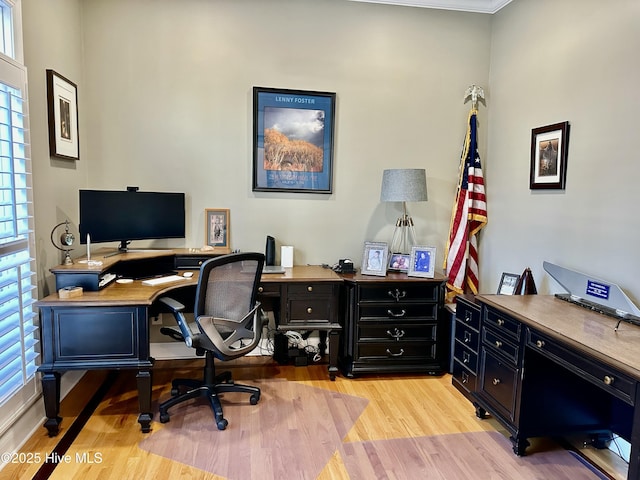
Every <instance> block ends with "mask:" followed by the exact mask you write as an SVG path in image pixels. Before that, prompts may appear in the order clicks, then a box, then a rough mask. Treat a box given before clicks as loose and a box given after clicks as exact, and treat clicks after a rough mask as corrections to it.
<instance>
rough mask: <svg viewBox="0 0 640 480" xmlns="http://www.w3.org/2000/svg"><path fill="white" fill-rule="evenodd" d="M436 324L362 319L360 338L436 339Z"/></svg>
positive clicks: (384, 339)
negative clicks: (390, 322)
mask: <svg viewBox="0 0 640 480" xmlns="http://www.w3.org/2000/svg"><path fill="white" fill-rule="evenodd" d="M435 339H436V324H435V323H431V324H425V323H421V324H413V325H412V324H406V323H403V324H389V323H378V322H366V321H362V320H361V321H360V322H359V324H358V340H359V341H362V340H382V341H389V340H394V341H406V340H421V341H427V340H428V341H435Z"/></svg>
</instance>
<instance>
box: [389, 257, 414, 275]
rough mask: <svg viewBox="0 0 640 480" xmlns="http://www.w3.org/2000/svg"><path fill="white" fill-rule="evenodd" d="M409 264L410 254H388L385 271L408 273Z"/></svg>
mask: <svg viewBox="0 0 640 480" xmlns="http://www.w3.org/2000/svg"><path fill="white" fill-rule="evenodd" d="M410 263H411V254H409V253H390V254H389V266H388V267H387V270H388V271H390V272H403V273H407V272H408V271H409V265H410Z"/></svg>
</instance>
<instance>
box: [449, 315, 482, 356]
mask: <svg viewBox="0 0 640 480" xmlns="http://www.w3.org/2000/svg"><path fill="white" fill-rule="evenodd" d="M455 335H456V340H457V341H459V342H461V343H463V344H465V345H466V346H467V347H469V348H470V349H471V350H474V351H476V352H477V351H478V347H479V342H480V334H479V333H478V332H477V331H475V330H472V329H471V328H467V327H466V326H465V325H463V324H461V323H460V321H459V320H458V321H456V332H455Z"/></svg>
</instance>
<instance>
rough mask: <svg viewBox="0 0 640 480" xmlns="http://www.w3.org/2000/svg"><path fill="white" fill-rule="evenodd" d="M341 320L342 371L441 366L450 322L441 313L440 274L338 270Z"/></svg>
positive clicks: (440, 369) (431, 370)
mask: <svg viewBox="0 0 640 480" xmlns="http://www.w3.org/2000/svg"><path fill="white" fill-rule="evenodd" d="M343 278H344V280H345V289H346V299H347V301H346V305H345V315H344V317H345V319H344V322H345V325H344V328H343V340H342V345H341V355H340V365H341V367H342V370H343V371H344V373H345V375H347V376H349V377H353V376H355V375H356V374H359V373H390V372H420V373H428V374H432V375H439V374H442V373H444V372H445V371H446V370H447V364H448V359H449V344H450V342H449V338H450V337H449V335H450V323H449V321H448V320H447V319H446V315H444V313H443V311H442V309H443V299H444V284H445V279H444V277H442V276H436V278H416V277H408V276H407V275H406V274H403V273H389V274H387V276H386V277H375V276H367V275H361V274H352V275H343Z"/></svg>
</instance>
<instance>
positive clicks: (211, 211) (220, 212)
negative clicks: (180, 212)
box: [204, 208, 231, 253]
mask: <svg viewBox="0 0 640 480" xmlns="http://www.w3.org/2000/svg"><path fill="white" fill-rule="evenodd" d="M204 231H205V240H204V243H205V245H207V246H209V247H213V248H214V250H220V253H230V252H231V247H230V242H229V209H228V208H207V209H206V210H205V213H204Z"/></svg>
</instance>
